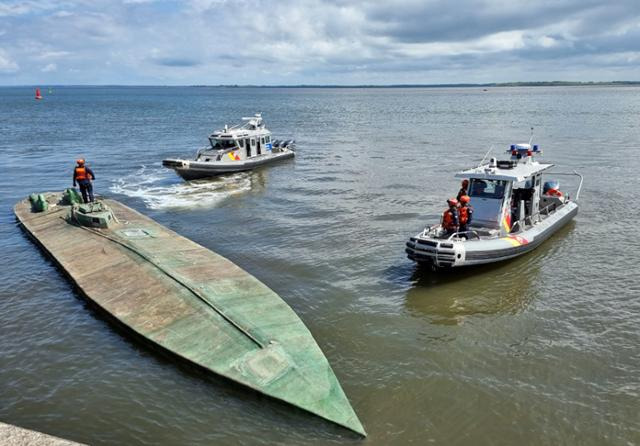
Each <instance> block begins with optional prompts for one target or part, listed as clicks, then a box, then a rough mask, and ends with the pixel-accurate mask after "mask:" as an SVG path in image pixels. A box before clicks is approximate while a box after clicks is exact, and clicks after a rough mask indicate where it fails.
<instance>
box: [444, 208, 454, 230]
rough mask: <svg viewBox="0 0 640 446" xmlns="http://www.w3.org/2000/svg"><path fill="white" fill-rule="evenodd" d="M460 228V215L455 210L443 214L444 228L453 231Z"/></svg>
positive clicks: (448, 210)
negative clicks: (457, 227)
mask: <svg viewBox="0 0 640 446" xmlns="http://www.w3.org/2000/svg"><path fill="white" fill-rule="evenodd" d="M456 226H458V215H457V212H456V211H455V210H451V209H447V210H446V211H444V213H443V214H442V227H443V228H445V229H447V230H451V229H455V228H456Z"/></svg>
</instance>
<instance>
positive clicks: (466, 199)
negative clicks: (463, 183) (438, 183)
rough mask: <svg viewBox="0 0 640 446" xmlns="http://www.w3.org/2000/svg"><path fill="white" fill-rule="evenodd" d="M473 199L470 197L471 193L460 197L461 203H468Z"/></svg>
mask: <svg viewBox="0 0 640 446" xmlns="http://www.w3.org/2000/svg"><path fill="white" fill-rule="evenodd" d="M470 201H471V198H470V197H469V195H463V196H462V197H460V203H468V202H470Z"/></svg>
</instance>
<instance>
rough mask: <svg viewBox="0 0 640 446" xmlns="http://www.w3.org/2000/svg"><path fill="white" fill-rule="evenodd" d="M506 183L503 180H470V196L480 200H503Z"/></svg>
mask: <svg viewBox="0 0 640 446" xmlns="http://www.w3.org/2000/svg"><path fill="white" fill-rule="evenodd" d="M506 184H507V182H506V181H505V180H479V179H475V178H474V179H472V180H471V187H470V189H469V190H470V192H471V193H470V196H472V197H480V198H503V197H504V189H505V186H506Z"/></svg>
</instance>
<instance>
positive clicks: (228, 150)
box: [196, 113, 272, 162]
mask: <svg viewBox="0 0 640 446" xmlns="http://www.w3.org/2000/svg"><path fill="white" fill-rule="evenodd" d="M242 119H243V120H244V121H248V122H247V123H246V124H244V125H237V126H232V127H229V126H226V125H225V127H224V129H223V130H218V131H215V132H213V133H212V134H211V135H209V143H210V144H211V146H210V147H205V148H203V149H200V150H199V151H198V154H197V156H196V161H218V162H233V161H242V160H246V159H249V158H253V157H256V156H260V155H262V154H264V153H268V152H270V151H271V150H272V143H271V132H270V131H269V130H267V128H266V127H265V124H264V121H263V120H262V116H261V114H260V113H257V114H256V115H255V116H253V117H251V118H242Z"/></svg>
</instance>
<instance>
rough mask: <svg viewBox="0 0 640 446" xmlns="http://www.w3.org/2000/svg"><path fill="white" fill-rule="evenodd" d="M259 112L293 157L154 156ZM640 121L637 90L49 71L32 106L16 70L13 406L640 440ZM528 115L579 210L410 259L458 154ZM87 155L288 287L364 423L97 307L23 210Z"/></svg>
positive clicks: (388, 434)
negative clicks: (278, 396) (530, 244)
mask: <svg viewBox="0 0 640 446" xmlns="http://www.w3.org/2000/svg"><path fill="white" fill-rule="evenodd" d="M43 91H44V93H47V92H48V90H47V89H43ZM257 111H261V112H263V113H264V117H265V120H266V122H267V124H268V126H269V128H270V129H271V130H272V131H273V132H274V136H275V137H276V138H287V139H288V138H295V139H296V140H297V142H298V152H297V155H298V156H297V157H296V159H295V160H294V161H292V162H285V163H282V164H278V165H276V166H272V167H269V168H266V169H262V170H259V171H256V172H253V173H242V174H237V175H232V176H228V177H224V178H219V179H216V180H210V181H198V182H192V183H185V182H183V181H182V180H180V179H179V178H178V177H177V176H175V174H173V172H172V171H169V170H165V169H163V168H162V167H161V166H160V160H161V159H162V158H164V157H169V156H178V155H182V156H185V155H192V154H193V152H194V150H195V149H196V148H198V147H200V146H201V145H203V144H204V143H205V142H206V136H207V134H208V133H209V132H210V131H212V130H213V129H214V128H219V127H221V126H222V125H224V124H225V123H234V122H236V121H237V120H238V118H239V117H241V116H247V115H251V114H253V113H254V112H257ZM639 118H640V89H638V88H631V87H629V88H613V87H610V88H604V87H602V88H600V87H593V88H499V89H498V88H496V89H489V91H483V90H482V89H475V88H469V89H244V88H228V89H224V88H151V87H149V88H139V87H136V88H133V87H132V88H116V87H112V88H54V89H53V90H52V92H51V93H50V94H45V99H44V100H43V101H40V102H36V101H35V100H33V89H32V88H0V154H1V155H2V167H1V171H0V173H1V174H2V175H0V219H1V225H0V231H1V233H0V250H1V252H2V269H1V272H0V274H1V277H0V279H1V280H0V420H2V421H5V422H9V423H14V424H18V425H21V426H25V427H29V428H33V429H37V430H41V431H44V432H47V433H51V434H55V435H60V436H63V437H67V438H70V439H74V440H77V441H81V442H86V443H90V444H127V445H138V444H140V445H153V444H273V443H279V444H303V443H304V444H372V445H374V444H375V445H378V444H384V445H389V444H391V445H393V444H397V445H405V444H426V443H433V444H446V445H484V444H492V445H501V444H505V445H513V444H580V445H603V444H611V445H632V444H638V443H640V403H639V401H640V348H639V347H638V345H640V328H639V327H640V297H639V296H640V280H639V279H638V273H637V269H638V265H639V264H640V239H639V238H638V237H637V235H636V232H637V230H636V227H637V220H638V215H640V206H639V205H638V200H637V199H636V198H637V197H636V195H637V194H635V193H634V191H635V189H636V186H635V179H636V178H637V176H638V171H639V170H640V161H639V158H638V154H639V153H640V151H639V146H640V126H639V124H640V123H639ZM531 126H533V127H535V140H536V142H537V143H538V144H540V146H541V147H542V148H543V149H544V151H545V153H544V160H546V161H550V162H554V163H556V164H557V165H558V166H559V167H560V170H562V171H572V170H574V169H576V170H579V171H580V172H582V173H583V174H584V175H585V178H586V181H585V186H584V189H583V192H582V197H581V198H582V207H581V209H580V214H579V215H578V217H577V218H576V220H575V221H574V222H572V223H571V224H569V225H568V226H567V227H565V228H564V229H563V230H561V231H560V232H559V233H558V234H557V235H555V236H554V237H553V238H552V239H550V240H549V241H548V242H546V243H545V244H544V245H543V246H542V247H540V248H538V249H537V250H536V251H534V252H533V253H531V254H529V255H526V256H524V257H522V258H519V259H516V260H514V261H511V262H508V263H504V264H500V265H497V266H491V267H485V268H480V269H475V270H470V271H467V272H460V273H456V274H447V275H434V274H432V273H430V272H429V271H423V270H420V269H418V268H416V266H415V265H414V264H413V263H412V262H410V261H409V260H408V259H406V257H405V254H404V242H405V241H406V239H407V238H408V237H409V236H410V235H412V234H414V233H416V232H418V231H419V230H420V229H421V228H423V227H424V225H425V224H428V223H432V222H433V221H435V220H436V219H437V218H438V215H439V213H440V212H441V211H442V210H443V209H444V205H445V203H444V200H445V199H446V198H447V197H449V196H451V195H453V194H455V192H456V191H457V189H458V186H459V185H458V182H457V181H456V180H455V179H453V174H454V173H455V172H456V171H457V170H458V169H461V168H464V167H470V166H472V165H473V164H474V163H476V162H477V161H479V159H480V158H482V156H483V155H484V153H485V152H486V151H487V149H488V148H489V147H490V146H491V145H494V146H495V150H496V151H498V152H499V151H502V150H504V149H505V148H506V147H507V146H508V144H511V143H514V142H521V141H526V140H528V138H529V128H530V127H531ZM79 156H84V157H86V158H87V160H88V163H89V164H90V165H91V167H92V168H93V169H94V170H95V172H96V175H97V177H98V178H97V181H96V182H95V188H96V190H97V192H98V193H101V194H103V195H105V196H109V197H112V198H115V199H118V200H120V201H122V202H124V203H125V204H127V205H128V206H131V207H133V208H135V209H137V210H139V211H141V212H143V213H144V214H147V215H149V216H151V217H152V218H154V219H155V220H157V221H158V222H160V223H162V224H164V225H166V226H168V227H170V228H171V229H173V230H175V231H177V232H178V233H180V234H182V235H184V236H186V237H188V238H191V239H193V240H195V241H196V242H198V243H200V244H202V245H204V246H206V247H208V248H210V249H212V250H214V251H216V252H219V253H220V254H222V255H224V256H226V257H228V258H229V259H231V260H232V261H234V262H235V263H237V264H238V265H240V266H241V267H242V268H244V269H246V270H247V271H249V272H251V273H252V274H254V275H255V276H256V277H258V278H259V279H260V280H262V281H263V282H264V283H266V284H267V285H268V286H270V287H271V288H272V289H274V290H275V291H276V292H277V293H278V294H279V295H280V296H281V297H282V298H283V299H284V300H285V301H286V302H287V303H288V304H289V305H290V306H291V307H292V308H293V309H294V310H295V311H296V312H297V313H298V314H299V315H300V317H301V318H302V320H303V321H304V322H305V323H306V325H307V326H308V327H309V329H310V330H311V332H312V333H313V334H314V336H315V338H316V340H317V342H318V344H319V345H320V347H321V348H322V349H323V351H324V352H325V354H326V356H327V357H328V359H329V362H330V363H331V364H332V366H333V369H334V371H335V373H336V375H337V376H338V378H339V379H340V381H341V383H342V386H343V388H344V390H345V392H346V393H347V395H348V396H349V398H350V400H351V402H352V404H353V406H354V408H355V410H356V412H357V413H358V415H359V417H360V419H361V421H362V423H363V424H364V426H365V428H366V429H367V431H368V433H369V437H368V438H367V439H366V440H360V439H358V438H357V437H355V436H354V435H352V434H350V433H349V432H348V431H345V430H343V429H341V428H338V427H334V426H333V425H331V424H329V423H326V422H324V421H322V420H320V419H318V418H316V417H313V416H311V415H306V414H304V413H301V412H298V411H296V410H293V409H291V408H289V407H287V406H285V405H281V404H279V403H276V402H274V401H271V400H269V399H266V398H261V397H258V396H256V395H254V394H252V393H250V392H249V391H246V390H245V389H243V388H239V387H237V386H230V385H229V384H228V383H227V382H225V381H223V380H221V379H219V378H216V377H212V376H205V375H203V374H201V373H198V372H194V371H193V370H191V369H190V368H188V367H184V366H180V365H177V364H175V363H174V362H172V361H171V360H167V359H165V358H163V357H162V356H160V355H158V354H156V353H154V352H153V351H151V350H149V349H148V348H146V347H145V346H142V345H139V344H138V343H136V342H133V341H130V340H129V339H128V338H127V337H126V336H123V335H122V334H121V333H119V332H118V331H117V330H115V329H114V328H113V326H112V325H110V324H109V323H107V322H106V321H105V320H104V319H103V318H101V317H100V315H99V314H97V313H96V312H94V311H93V310H91V308H90V307H88V306H87V304H86V303H85V302H84V301H83V300H81V299H80V298H79V296H78V294H77V293H76V292H75V291H74V290H73V288H72V287H71V286H70V284H69V282H67V280H66V279H65V278H64V277H63V276H62V275H61V274H60V272H59V271H58V270H57V269H56V268H55V267H54V266H53V264H52V262H51V261H50V260H48V259H46V258H45V257H44V256H43V255H42V254H41V252H40V251H39V250H38V249H37V248H36V247H35V245H34V244H33V243H31V242H30V241H29V240H28V239H27V238H26V237H25V235H24V234H23V233H22V231H21V230H20V229H19V228H18V227H17V226H16V220H15V217H14V216H13V211H12V207H13V205H14V204H15V203H16V202H17V201H18V200H20V199H22V198H23V197H25V196H26V195H27V194H29V193H31V192H34V191H46V190H60V189H62V188H65V187H68V186H70V184H71V174H72V169H73V164H74V163H73V161H74V160H75V159H76V158H78V157H79ZM561 183H562V184H563V185H564V186H566V187H568V186H569V185H570V183H569V182H568V181H567V180H566V179H562V180H561ZM78 255H82V253H81V252H79V253H78Z"/></svg>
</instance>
